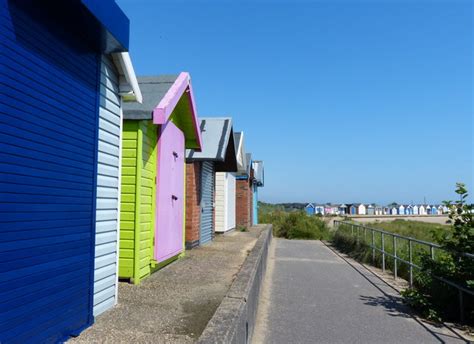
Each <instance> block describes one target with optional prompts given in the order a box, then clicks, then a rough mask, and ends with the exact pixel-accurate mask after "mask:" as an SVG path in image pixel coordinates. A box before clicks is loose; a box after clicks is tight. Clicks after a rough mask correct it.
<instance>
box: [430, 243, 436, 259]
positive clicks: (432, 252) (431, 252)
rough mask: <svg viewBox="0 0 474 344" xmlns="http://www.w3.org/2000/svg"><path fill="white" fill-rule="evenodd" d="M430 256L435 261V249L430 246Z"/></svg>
mask: <svg viewBox="0 0 474 344" xmlns="http://www.w3.org/2000/svg"><path fill="white" fill-rule="evenodd" d="M430 255H431V259H433V260H435V254H434V247H433V246H431V245H430Z"/></svg>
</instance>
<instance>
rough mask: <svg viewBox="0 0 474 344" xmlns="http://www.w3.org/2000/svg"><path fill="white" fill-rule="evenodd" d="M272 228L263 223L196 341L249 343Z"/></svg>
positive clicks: (207, 343) (203, 343) (211, 343)
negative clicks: (240, 265)
mask: <svg viewBox="0 0 474 344" xmlns="http://www.w3.org/2000/svg"><path fill="white" fill-rule="evenodd" d="M272 230H273V228H272V225H266V228H265V230H263V231H262V233H261V234H260V237H259V238H258V240H257V242H256V243H255V246H254V247H253V249H252V250H251V251H250V253H249V255H248V256H247V258H246V259H245V262H244V264H243V265H242V267H241V268H240V270H239V272H238V273H237V276H236V278H235V280H234V282H233V283H232V285H231V287H230V289H229V291H228V292H227V294H226V296H225V297H224V299H223V300H222V302H221V304H220V306H219V307H218V308H217V310H216V313H215V314H214V316H213V317H212V318H211V320H210V321H209V323H208V324H207V326H206V328H205V329H204V331H203V333H202V335H201V336H200V337H199V339H198V341H197V343H199V344H215V343H223V344H224V343H225V344H227V343H232V344H234V343H235V344H240V343H250V340H251V338H252V334H253V330H254V327H255V319H256V315H257V306H258V297H259V293H260V287H261V284H262V281H263V278H264V274H265V269H266V266H267V256H268V247H269V246H270V242H271V240H272Z"/></svg>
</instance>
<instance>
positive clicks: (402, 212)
mask: <svg viewBox="0 0 474 344" xmlns="http://www.w3.org/2000/svg"><path fill="white" fill-rule="evenodd" d="M398 215H405V206H404V205H403V204H400V205H399V206H398Z"/></svg>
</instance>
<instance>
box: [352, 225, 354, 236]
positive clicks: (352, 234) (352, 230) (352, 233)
mask: <svg viewBox="0 0 474 344" xmlns="http://www.w3.org/2000/svg"><path fill="white" fill-rule="evenodd" d="M351 234H352V236H354V225H353V224H351Z"/></svg>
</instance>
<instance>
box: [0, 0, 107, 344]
mask: <svg viewBox="0 0 474 344" xmlns="http://www.w3.org/2000/svg"><path fill="white" fill-rule="evenodd" d="M15 4H21V5H22V8H21V9H20V8H17V7H16V5H15ZM27 10H28V8H27V7H26V6H24V3H22V2H21V1H19V2H17V1H7V0H0V65H1V66H2V68H0V342H1V343H2V344H5V343H43V342H59V341H62V340H64V339H66V338H67V337H68V336H69V335H71V334H76V333H78V332H80V331H81V330H82V329H83V328H85V327H87V326H88V325H90V324H91V322H92V321H93V317H92V279H93V258H94V255H93V253H94V251H93V245H94V222H95V189H96V177H95V176H96V159H97V157H96V155H97V152H96V151H97V122H98V88H97V87H98V82H97V77H98V73H99V71H98V62H99V59H98V55H97V54H96V53H95V52H94V51H92V50H91V49H90V48H89V47H88V46H85V45H81V44H80V43H79V42H81V41H83V39H82V38H81V37H80V36H72V35H73V33H69V32H74V31H69V30H68V29H64V27H62V26H60V25H62V24H63V23H61V24H59V23H58V22H56V21H53V20H49V19H45V18H42V16H43V15H46V16H48V15H49V14H45V13H42V12H41V11H40V12H38V11H35V13H30V12H28V11H27ZM48 18H49V17H48ZM76 34H77V32H76Z"/></svg>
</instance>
